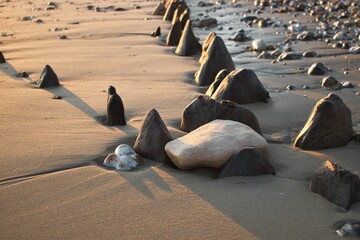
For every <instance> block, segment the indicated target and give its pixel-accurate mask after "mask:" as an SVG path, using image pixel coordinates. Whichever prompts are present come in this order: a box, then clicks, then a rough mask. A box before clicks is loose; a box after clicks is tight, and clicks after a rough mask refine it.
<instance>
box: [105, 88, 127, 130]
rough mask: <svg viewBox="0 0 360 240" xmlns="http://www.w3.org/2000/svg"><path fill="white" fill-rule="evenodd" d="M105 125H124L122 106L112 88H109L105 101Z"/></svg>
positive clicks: (119, 98) (120, 100)
mask: <svg viewBox="0 0 360 240" xmlns="http://www.w3.org/2000/svg"><path fill="white" fill-rule="evenodd" d="M107 124H108V125H109V126H115V125H126V120H125V110H124V104H123V102H122V99H121V97H120V96H119V95H118V94H117V93H116V89H115V87H113V86H109V89H108V100H107Z"/></svg>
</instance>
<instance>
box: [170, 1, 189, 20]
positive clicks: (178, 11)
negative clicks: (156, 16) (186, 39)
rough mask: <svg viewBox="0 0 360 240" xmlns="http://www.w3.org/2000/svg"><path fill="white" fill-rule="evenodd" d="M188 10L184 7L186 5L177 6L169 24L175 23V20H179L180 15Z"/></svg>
mask: <svg viewBox="0 0 360 240" xmlns="http://www.w3.org/2000/svg"><path fill="white" fill-rule="evenodd" d="M186 9H188V7H187V6H186V4H179V5H178V7H177V8H176V9H175V11H174V15H173V18H172V21H171V24H174V23H175V22H176V20H177V19H180V16H181V14H183V12H184V11H185V10H186Z"/></svg>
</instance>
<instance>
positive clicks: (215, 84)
mask: <svg viewBox="0 0 360 240" xmlns="http://www.w3.org/2000/svg"><path fill="white" fill-rule="evenodd" d="M229 73H230V72H229V71H228V70H227V69H221V70H220V71H219V72H218V74H217V75H216V77H215V80H214V82H213V83H212V84H211V85H210V87H209V88H208V90H206V93H205V94H206V95H207V96H209V97H211V96H212V95H213V94H214V92H215V91H216V89H217V88H218V87H219V85H220V83H221V82H222V80H224V78H225V77H226V76H227V75H228V74H229Z"/></svg>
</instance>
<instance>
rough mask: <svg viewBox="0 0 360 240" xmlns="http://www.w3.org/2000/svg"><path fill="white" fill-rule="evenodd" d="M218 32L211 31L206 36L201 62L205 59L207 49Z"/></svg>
mask: <svg viewBox="0 0 360 240" xmlns="http://www.w3.org/2000/svg"><path fill="white" fill-rule="evenodd" d="M215 36H216V33H215V32H210V33H209V35H208V36H207V37H206V39H205V41H204V43H203V45H202V51H201V56H200V58H199V63H200V64H201V63H202V62H203V61H205V59H206V52H207V49H208V48H209V47H210V44H211V43H212V42H213V39H214V38H215Z"/></svg>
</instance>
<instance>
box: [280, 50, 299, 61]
mask: <svg viewBox="0 0 360 240" xmlns="http://www.w3.org/2000/svg"><path fill="white" fill-rule="evenodd" d="M301 58H302V54H300V53H295V52H283V53H282V54H281V55H280V56H279V57H278V59H279V60H280V61H284V60H296V59H301Z"/></svg>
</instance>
